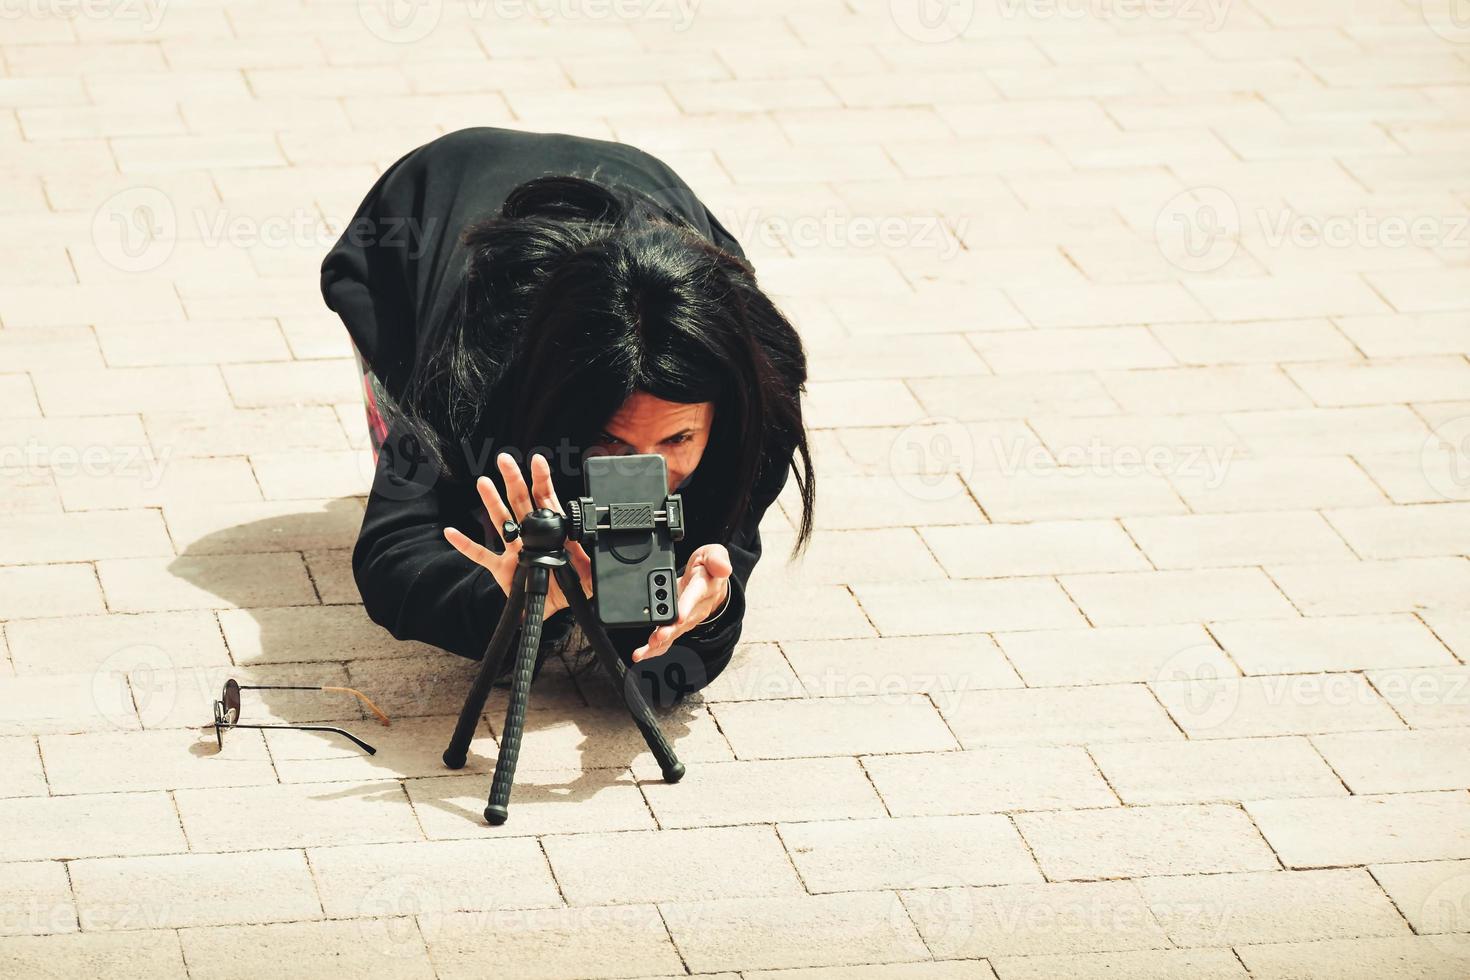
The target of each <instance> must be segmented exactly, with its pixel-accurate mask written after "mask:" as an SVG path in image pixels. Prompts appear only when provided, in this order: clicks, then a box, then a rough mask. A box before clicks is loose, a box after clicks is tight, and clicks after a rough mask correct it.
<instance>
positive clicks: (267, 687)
mask: <svg viewBox="0 0 1470 980" xmlns="http://www.w3.org/2000/svg"><path fill="white" fill-rule="evenodd" d="M240 690H242V691H345V692H346V693H348V694H351V695H352V696H354V697H356V698H358V699H360V700H361V701H362V703H363V704H365V705H367V706H368V710H369V711H371V712H372V713H373V714H375V715H377V716H378V720H379V721H381V722H382V723H383V724H384V725H387V724H388V723H389V722H388V716H387V714H385V713H384V711H383V709H382V708H379V707H378V706H377V705H376V704H373V700H372V698H370V697H368V696H367V695H366V694H364V693H362V692H361V691H358V690H354V689H353V688H350V687H290V686H282V685H276V684H251V685H246V684H241V685H240Z"/></svg>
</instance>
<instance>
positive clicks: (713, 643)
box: [322, 127, 815, 700]
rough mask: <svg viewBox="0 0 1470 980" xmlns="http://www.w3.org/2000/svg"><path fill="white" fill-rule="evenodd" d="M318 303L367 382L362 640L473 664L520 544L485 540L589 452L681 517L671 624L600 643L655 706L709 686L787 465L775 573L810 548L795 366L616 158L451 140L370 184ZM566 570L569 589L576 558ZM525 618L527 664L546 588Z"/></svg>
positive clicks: (560, 614)
mask: <svg viewBox="0 0 1470 980" xmlns="http://www.w3.org/2000/svg"><path fill="white" fill-rule="evenodd" d="M322 293H323V296H324V297H325V299H326V303H327V306H329V307H330V308H331V309H333V310H334V311H336V312H337V313H338V314H339V315H340V316H341V318H342V321H343V323H344V325H345V326H346V327H347V331H348V333H349V334H350V336H351V338H352V342H353V346H354V349H355V350H356V352H357V355H358V362H359V366H360V367H361V368H362V370H363V378H364V385H365V388H364V391H365V397H366V399H367V410H368V416H369V429H370V432H371V435H372V443H373V450H374V455H375V457H376V458H377V462H378V465H377V469H376V473H375V476H374V480H373V486H372V490H371V493H370V495H369V497H368V503H367V511H366V514H365V515H364V518H363V524H362V531H361V533H360V536H359V538H358V542H357V546H356V547H355V549H354V550H353V556H352V567H353V574H354V576H355V578H356V580H357V585H358V589H359V591H361V593H362V598H363V604H364V606H365V608H366V610H367V614H368V615H369V616H370V617H371V618H372V620H373V621H374V622H376V623H378V624H379V625H381V626H383V627H385V628H386V629H387V630H388V631H389V632H391V633H392V634H393V636H395V637H397V638H398V639H401V640H420V641H424V642H427V643H430V644H433V645H435V646H439V647H441V648H443V649H445V650H448V651H450V652H452V653H455V654H458V655H460V656H463V657H467V658H470V659H474V660H478V659H479V658H480V657H481V656H482V655H483V652H484V647H485V644H486V643H487V641H488V640H489V638H490V634H491V633H492V632H493V630H494V627H495V624H496V622H497V620H498V619H499V617H500V613H501V610H502V609H503V608H504V604H505V601H506V600H505V596H506V594H507V592H508V591H509V588H510V582H511V576H512V575H513V574H514V571H515V565H516V554H517V552H518V551H519V547H520V544H519V542H518V541H512V542H510V543H508V544H507V543H506V542H503V541H502V540H501V539H500V534H499V532H498V530H497V529H498V528H499V527H500V526H501V524H502V523H503V522H504V521H505V520H507V519H510V518H511V517H512V515H513V516H514V517H515V518H520V517H522V516H523V515H524V514H525V513H526V512H527V511H528V510H530V509H531V508H532V507H533V506H549V507H552V508H554V509H556V510H558V511H562V512H564V510H563V508H562V506H561V501H563V500H568V499H571V498H572V497H576V496H580V495H581V494H582V492H583V487H582V477H581V461H582V458H583V457H584V456H585V455H590V454H597V453H652V452H657V453H660V454H662V455H663V456H664V459H665V461H666V463H667V468H668V472H669V484H670V490H677V491H678V492H679V493H680V494H682V496H683V498H684V503H685V510H686V523H687V528H686V533H685V537H684V539H683V540H682V541H680V542H679V543H678V545H677V548H676V555H677V559H678V565H679V574H680V581H679V594H680V602H679V608H678V619H677V620H676V622H674V623H673V624H671V625H668V626H663V627H660V628H658V629H653V630H649V629H647V628H643V629H628V628H623V629H611V630H609V631H608V632H609V635H610V636H611V637H612V639H613V642H614V644H615V645H616V646H617V648H618V650H619V653H620V655H621V656H622V658H623V660H624V662H625V663H627V664H629V666H630V667H631V666H633V665H634V664H638V665H639V666H637V667H636V668H634V669H636V670H638V671H640V672H641V673H642V674H643V675H644V676H643V677H641V678H640V680H641V681H642V683H643V685H644V689H645V691H651V692H652V693H653V694H654V695H655V696H657V697H659V698H660V699H661V700H664V699H665V697H664V695H665V694H667V693H670V692H672V693H673V695H674V696H675V698H677V697H678V696H681V695H682V694H683V693H687V692H689V691H693V690H697V689H698V688H700V687H703V686H704V685H705V684H708V683H709V682H710V681H711V680H713V679H714V678H715V677H716V676H717V675H718V674H719V673H720V671H721V670H723V669H724V668H725V666H726V665H727V664H728V663H729V662H730V657H731V655H732V653H733V652H734V647H735V643H736V641H737V640H738V639H739V636H740V630H741V622H742V619H743V616H744V612H745V588H746V583H747V580H748V579H749V576H750V573H751V570H752V568H753V567H754V566H755V563H756V561H757V560H758V559H759V558H760V554H761V541H760V534H759V530H758V525H759V523H760V519H761V515H762V514H764V512H765V511H766V508H768V507H769V506H770V505H771V503H772V502H773V501H774V500H775V499H776V497H777V495H778V494H779V493H780V492H781V489H782V487H783V486H784V485H785V483H786V479H787V474H788V472H790V471H793V470H796V469H797V457H798V456H799V457H800V461H801V467H800V470H799V471H798V472H797V477H796V479H797V484H798V487H799V488H800V492H801V499H802V518H801V527H800V529H799V533H798V535H797V541H796V544H795V547H794V548H793V551H792V554H793V556H794V555H795V554H797V553H799V552H800V551H801V550H802V549H803V548H804V547H805V545H806V544H807V542H808V541H809V539H810V535H811V527H812V508H813V501H814V494H815V482H814V473H813V469H812V461H811V455H810V453H809V451H808V446H807V439H806V433H805V430H804V428H803V425H802V419H801V404H800V393H801V391H802V390H804V386H805V382H806V355H805V351H804V350H803V348H802V344H801V340H800V338H799V337H798V336H797V334H796V331H795V330H794V329H793V328H792V326H791V324H790V323H789V322H788V321H787V320H786V318H785V317H784V316H783V315H782V314H781V313H780V312H779V311H778V310H777V309H776V307H775V306H774V305H773V304H772V303H771V301H770V300H769V299H768V298H767V297H766V296H765V295H764V294H763V293H762V292H761V290H760V289H759V288H758V287H757V285H756V281H755V274H754V272H753V271H752V270H751V268H750V266H749V265H748V264H747V262H746V261H745V256H744V253H743V252H742V251H741V249H740V246H739V244H738V243H736V241H735V240H734V238H733V237H732V236H731V235H730V233H729V232H728V231H726V230H725V228H724V227H723V226H722V225H721V224H720V223H719V221H717V220H716V219H715V218H714V216H713V215H712V214H710V212H709V211H708V209H706V208H705V207H704V205H702V204H701V203H700V202H699V200H698V199H697V198H696V197H695V196H694V194H693V192H692V191H691V190H690V189H689V187H688V186H687V185H686V184H685V183H684V182H683V181H682V180H681V179H680V178H679V177H678V175H676V174H675V173H674V172H673V171H672V170H671V169H670V168H669V167H668V166H667V165H665V164H664V163H662V162H661V161H659V160H658V159H656V158H654V157H652V156H650V155H649V154H647V153H644V152H642V151H640V150H637V149H635V148H633V147H631V146H627V145H625V144H621V143H615V142H609V141H604V140H595V139H586V138H581V137H575V136H569V135H564V134H559V133H527V132H520V131H516V130H507V129H498V128H491V127H476V128H472V129H464V130H460V131H458V132H453V133H449V134H448V135H445V136H442V137H439V138H438V139H435V140H432V141H431V142H429V143H427V144H425V145H424V146H421V147H419V148H418V149H416V150H413V151H412V152H410V153H408V154H407V155H405V156H404V157H402V158H401V159H399V160H398V161H397V162H396V163H394V164H393V165H392V166H391V167H389V168H388V170H387V171H386V172H385V173H384V174H383V175H382V176H381V177H380V178H379V179H378V181H377V183H376V184H374V185H373V187H372V189H371V190H370V191H369V192H368V195H367V197H366V198H365V199H364V200H363V202H362V205H361V206H360V207H359V208H358V211H357V214H356V215H355V217H354V218H353V221H352V223H351V224H350V225H349V226H348V227H347V229H346V230H344V232H343V234H342V237H341V238H340V239H339V240H338V242H337V243H336V245H335V246H333V248H332V250H331V251H330V252H329V253H328V255H327V257H326V259H325V261H324V262H323V264H322ZM492 457H493V458H492ZM523 467H529V469H530V472H531V480H530V486H529V487H528V486H527V482H526V479H525V476H524V470H523ZM568 554H569V556H570V557H571V558H572V560H573V563H574V564H575V565H576V566H577V568H578V571H579V572H580V574H581V576H582V580H583V586H584V588H585V589H586V590H587V593H588V594H589V595H590V594H591V592H592V585H591V568H590V563H589V560H588V557H587V555H586V553H585V552H584V551H583V550H582V548H581V547H580V545H577V544H576V543H574V542H572V543H569V545H568ZM546 616H547V628H546V631H545V633H544V635H543V639H542V643H541V654H542V658H543V659H544V657H545V656H546V654H547V652H548V651H549V649H550V648H551V646H552V645H553V644H554V643H556V642H559V641H560V640H562V639H564V638H565V637H566V636H567V635H568V633H569V630H570V626H571V622H570V610H569V609H568V608H567V600H566V597H565V596H564V595H562V594H561V591H560V589H559V588H558V587H557V585H556V583H555V582H554V581H553V583H552V586H551V591H550V592H549V593H548V596H547V605H546ZM540 663H541V660H538V663H537V667H538V670H539V667H540Z"/></svg>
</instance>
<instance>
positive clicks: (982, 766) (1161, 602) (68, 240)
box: [0, 0, 1470, 980]
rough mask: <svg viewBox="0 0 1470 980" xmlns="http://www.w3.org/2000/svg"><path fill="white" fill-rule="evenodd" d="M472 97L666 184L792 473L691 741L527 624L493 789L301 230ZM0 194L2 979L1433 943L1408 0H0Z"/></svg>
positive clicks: (882, 971) (1019, 966) (1458, 297)
mask: <svg viewBox="0 0 1470 980" xmlns="http://www.w3.org/2000/svg"><path fill="white" fill-rule="evenodd" d="M477 124H491V125H503V126H513V127H519V128H525V129H532V130H558V131H564V132H575V133H579V134H584V135H589V136H596V137H602V138H615V139H620V140H624V141H627V142H631V143H635V144H637V145H640V146H642V147H644V148H645V149H648V150H650V151H652V152H654V153H656V154H658V155H660V156H662V157H663V158H664V159H666V160H667V161H668V162H669V163H670V164H672V165H673V166H674V167H675V169H676V170H678V171H679V172H680V173H681V174H683V175H685V176H686V177H687V178H688V180H689V181H690V182H691V183H692V184H693V186H694V187H695V189H696V191H697V192H698V193H699V194H700V195H701V196H702V197H703V198H704V199H705V200H706V201H707V202H709V203H710V205H711V207H712V209H713V210H715V212H716V213H717V214H718V215H719V216H720V217H721V219H722V220H723V221H724V223H725V224H726V225H727V226H728V227H730V228H731V229H732V230H733V231H734V232H735V234H736V235H737V237H738V238H739V239H740V240H741V241H742V243H743V244H744V246H745V248H746V249H747V251H748V252H749V254H750V255H751V258H752V260H753V262H754V264H755V266H756V268H757V271H758V273H759V276H760V279H761V281H762V283H763V284H764V285H765V287H766V288H767V289H768V290H769V291H770V292H771V293H772V294H773V295H774V296H776V297H777V299H778V301H779V302H780V304H781V306H782V307H783V309H785V310H786V311H787V312H788V313H789V314H790V315H791V317H792V318H793V320H794V321H795V322H796V323H797V325H798V327H799V328H800V330H801V331H802V333H803V336H804V338H805V341H806V344H807V347H808V350H809V353H810V357H811V381H810V384H809V386H808V391H807V417H808V421H809V423H810V426H811V428H812V435H813V439H814V443H815V447H816V451H817V453H818V469H819V475H820V480H819V483H820V499H819V504H818V509H817V515H818V527H819V530H818V532H817V536H816V541H815V544H814V546H813V547H812V549H811V551H810V553H809V555H808V556H807V557H806V558H805V559H804V560H803V561H802V562H800V563H792V564H786V563H784V562H783V557H784V552H785V551H786V549H787V547H788V546H789V545H790V543H791V540H792V534H793V531H792V527H793V525H792V523H791V518H792V517H793V516H794V514H795V511H794V509H793V508H792V506H791V504H792V501H791V500H790V499H789V498H788V499H784V500H783V501H782V503H783V507H778V508H772V510H771V511H770V513H769V514H768V517H767V520H766V522H765V528H764V529H765V537H766V542H767V544H766V557H765V558H764V559H763V560H762V562H761V564H760V566H759V567H758V569H757V571H756V573H755V574H754V576H753V577H752V587H751V599H750V607H751V608H750V612H749V618H748V621H747V626H746V630H745V636H744V640H743V642H742V647H741V651H740V654H739V658H738V660H737V662H736V664H735V666H733V667H732V668H731V670H730V671H729V672H728V673H727V674H726V675H725V676H723V677H721V678H720V679H719V681H718V682H717V683H716V684H715V685H713V686H712V687H710V688H709V689H708V690H707V691H706V692H704V695H703V697H700V698H697V699H695V701H694V703H693V704H690V705H688V706H686V707H684V708H681V709H679V710H678V711H677V712H675V713H673V714H671V715H670V716H669V717H668V718H667V719H666V724H667V727H668V729H669V731H670V733H671V735H672V736H673V737H675V738H676V739H677V744H678V747H679V749H680V751H681V753H682V754H683V755H684V757H685V758H686V759H687V760H688V762H689V775H688V777H687V778H686V779H685V780H684V781H683V782H682V783H681V784H679V785H677V786H668V785H664V784H662V783H661V782H659V780H658V778H657V777H658V773H657V770H656V768H655V767H654V766H653V764H652V761H651V759H650V758H649V757H648V756H647V754H646V752H644V751H643V747H642V746H641V744H640V743H639V741H638V739H637V737H636V734H635V733H633V732H632V730H631V728H629V727H628V725H627V723H626V720H625V718H624V717H623V715H622V714H621V712H620V711H619V710H618V708H617V704H616V697H615V696H614V695H613V694H611V693H610V692H609V690H608V689H607V688H606V687H605V685H604V684H603V682H602V681H601V680H600V679H599V678H597V677H590V678H589V677H583V676H577V675H573V674H570V673H568V672H567V671H566V670H564V669H561V667H560V665H553V666H552V667H550V668H548V671H547V673H546V674H545V675H543V677H542V678H541V680H540V681H539V682H538V687H537V690H536V694H535V701H534V710H533V711H532V713H531V717H530V720H529V723H528V733H527V740H526V747H525V752H524V755H523V761H522V763H521V769H522V771H521V774H520V782H519V784H518V786H517V792H516V797H515V804H514V809H513V817H512V819H511V821H510V822H509V823H508V824H507V825H506V826H505V827H503V828H499V829H494V830H492V829H489V828H487V827H485V826H484V825H483V823H482V822H481V820H480V819H479V811H480V807H481V806H482V805H483V804H482V801H483V796H484V793H485V791H486V788H487V779H488V777H487V773H488V772H489V770H490V767H491V765H492V762H493V758H494V752H495V745H496V743H495V736H496V733H497V732H498V730H499V726H500V723H501V713H502V712H503V701H498V702H496V701H492V703H491V705H490V706H489V707H488V708H487V711H486V715H485V718H484V724H483V726H482V729H481V731H480V733H479V737H478V739H477V741H476V742H475V744H474V746H473V755H472V758H471V765H470V768H469V769H468V770H467V771H466V772H462V773H447V772H446V771H445V770H444V769H443V766H442V763H441V762H440V760H439V753H440V751H441V750H442V747H443V744H444V741H445V740H446V738H447V736H448V733H449V731H450V729H451V728H452V724H453V716H454V714H455V713H456V711H457V708H458V704H459V701H460V698H461V697H462V694H463V690H464V685H465V684H466V683H467V682H468V680H469V677H470V666H469V665H468V664H466V663H464V662H462V661H458V660H456V659H453V658H450V656H449V655H448V654H444V653H441V652H439V651H436V650H433V649H430V648H427V647H423V646H419V645H415V644H400V643H397V642H395V641H393V640H392V639H391V637H389V636H388V635H387V634H386V633H384V632H383V631H381V630H379V629H378V628H377V627H375V626H374V625H373V624H372V623H370V622H369V621H368V620H367V619H366V618H365V617H364V616H363V614H362V611H361V608H360V605H359V604H358V600H357V594H356V590H355V587H354V585H353V582H352V578H351V570H350V567H349V554H350V549H351V547H352V544H353V541H354V540H355V536H356V532H357V527H358V524H359V522H360V520H361V515H362V508H363V496H364V493H365V489H366V485H367V478H368V475H369V470H370V464H369V463H368V462H367V455H368V454H367V450H366V448H365V432H364V427H363V420H362V411H361V405H360V402H359V400H358V394H357V388H356V378H355V376H354V371H353V362H352V360H351V357H350V350H349V348H348V345H347V341H346V336H345V333H344V331H343V330H342V328H341V325H340V323H339V322H338V321H337V320H336V318H335V316H334V315H333V314H331V313H330V312H329V311H328V310H326V309H325V308H324V306H323V305H322V302H321V297H320V293H319V290H318V285H317V269H318V265H319V263H320V261H321V258H322V255H323V253H324V252H325V250H326V248H327V247H328V246H329V245H330V244H331V242H332V241H334V240H335V238H336V235H337V233H338V230H339V229H340V227H341V221H342V220H343V219H344V218H345V217H347V216H350V214H351V213H352V212H353V210H354V208H355V206H356V204H357V202H358V201H359V199H360V198H361V196H362V194H363V193H364V192H365V191H366V190H367V188H368V187H369V186H370V184H371V182H372V181H373V179H374V178H375V176H376V175H377V174H378V173H380V172H381V171H382V169H383V168H384V167H385V166H386V165H387V164H389V163H391V162H392V161H393V160H394V159H396V158H397V157H398V156H400V155H401V154H402V153H403V152H406V151H407V150H408V149H410V148H412V147H413V146H416V145H418V144H419V143H421V142H423V141H425V140H427V139H429V138H432V137H433V136H435V135H438V134H440V133H444V132H448V131H450V130H453V129H457V128H460V127H462V126H468V125H477ZM0 215H3V216H4V219H5V222H6V226H7V227H8V228H9V229H11V232H12V234H11V235H10V237H9V239H8V242H7V243H6V244H5V245H3V246H0V451H3V453H4V458H3V464H4V465H3V467H0V488H3V490H0V626H3V633H0V828H3V833H0V883H3V886H0V974H3V975H5V976H8V977H26V978H29V977H77V976H105V977H147V978H150V980H153V978H169V977H185V976H188V977H193V978H195V980H202V978H207V977H215V976H238V975H239V974H240V971H241V969H242V968H244V969H246V970H247V972H248V973H250V974H254V975H269V976H282V977H286V976H291V977H295V976H299V977H312V978H318V977H330V976H348V975H362V974H366V973H370V974H371V975H374V976H380V977H394V978H397V977H405V978H407V977H412V978H421V977H439V978H445V980H447V978H452V977H459V976H484V975H487V974H491V973H495V974H500V975H507V976H514V977H525V978H549V980H556V978H588V977H599V978H632V977H645V978H647V977H673V976H686V975H691V974H693V975H699V976H709V977H721V978H732V977H743V978H745V980H756V978H761V980H778V978H779V980H836V978H858V980H861V978H873V980H877V978H900V980H904V978H907V980H950V978H961V977H963V978H972V977H998V978H999V980H1021V978H1051V977H1056V976H1075V977H1103V976H1107V977H1114V976H1123V977H1131V978H1148V977H1159V978H1164V977H1190V978H1240V977H1247V976H1249V977H1256V978H1260V980H1276V978H1282V980H1285V978H1319V977H1320V978H1328V977H1332V978H1336V977H1373V978H1409V977H1415V978H1459V977H1465V976H1470V762H1467V759H1470V561H1467V556H1470V360H1467V355H1470V6H1467V4H1466V3H1465V0H1423V2H1422V3H1421V2H1419V0H1355V2H1350V3H1348V2H1336V0H1158V2H1150V3H1134V2H1127V0H957V2H953V3H946V4H927V3H924V4H921V3H919V2H917V0H796V2H780V0H704V2H701V3H692V2H675V0H627V2H626V3H617V4H598V3H593V2H588V3H585V4H584V3H571V2H562V3H524V4H523V3H498V2H497V3H492V2H490V0H478V2H470V0H464V2H459V0H450V2H441V0H424V2H421V3H416V4H397V3H396V2H395V3H390V4H388V5H385V3H382V2H378V0H364V2H362V3H358V2H355V0H321V2H292V0H255V2H252V0H238V2H228V3H226V2H222V0H201V2H197V3H195V2H190V3H167V2H164V0H157V2H149V0H100V2H98V3H69V2H64V0H24V2H0ZM226 676H235V677H238V678H240V679H241V680H242V681H247V682H251V681H253V682H255V683H274V684H292V683H296V684H334V683H335V684H349V685H352V686H355V687H359V688H363V689H365V690H367V691H368V692H369V693H370V694H371V695H372V696H373V697H374V698H375V700H377V701H378V702H379V703H380V704H382V705H383V706H384V707H385V708H386V709H387V710H388V711H389V712H390V713H391V714H392V715H393V716H394V721H395V723H394V725H393V727H392V728H390V729H381V728H378V727H376V726H374V725H373V723H372V719H371V717H370V716H368V715H365V714H362V713H361V712H359V711H358V710H357V709H356V708H354V707H352V706H348V705H343V704H342V703H340V702H338V701H334V700H332V699H330V698H322V697H320V696H310V695H301V696H297V695H287V694H285V693H282V692H276V693H275V696H271V697H259V698H257V700H255V701H253V702H252V703H251V706H250V709H249V710H250V711H251V712H252V713H253V714H254V715H255V716H256V717H258V718H259V719H260V720H271V719H274V720H284V721H294V722H305V721H325V722H336V723H340V724H345V725H347V726H348V727H350V728H352V729H354V730H356V731H359V732H361V733H362V734H364V735H365V736H366V737H370V738H371V739H372V740H373V741H376V742H377V743H378V744H379V746H380V747H381V751H380V752H379V754H378V755H377V756H375V757H372V758H367V757H364V756H362V755H360V754H359V753H357V752H356V750H354V749H353V748H352V747H351V746H350V745H348V744H347V743H345V742H343V741H341V740H340V739H337V738H335V737H333V736H329V735H322V734H317V733H302V732H290V731H271V732H261V731H243V730H242V731H237V732H233V733H231V734H230V735H229V737H228V738H227V740H226V745H225V748H224V750H223V751H222V752H220V751H217V750H216V747H215V745H214V744H213V742H214V738H213V734H212V733H211V732H209V730H208V729H201V728H200V725H201V724H203V723H204V722H205V721H206V720H207V719H208V718H209V715H210V701H211V699H212V698H213V696H214V692H215V691H217V690H218V686H219V684H220V682H221V681H222V679H223V678H224V677H226ZM249 696H250V695H248V694H247V697H249ZM497 704H499V705H501V707H497Z"/></svg>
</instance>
